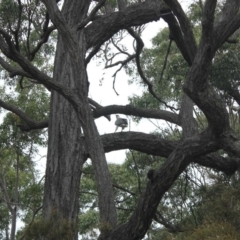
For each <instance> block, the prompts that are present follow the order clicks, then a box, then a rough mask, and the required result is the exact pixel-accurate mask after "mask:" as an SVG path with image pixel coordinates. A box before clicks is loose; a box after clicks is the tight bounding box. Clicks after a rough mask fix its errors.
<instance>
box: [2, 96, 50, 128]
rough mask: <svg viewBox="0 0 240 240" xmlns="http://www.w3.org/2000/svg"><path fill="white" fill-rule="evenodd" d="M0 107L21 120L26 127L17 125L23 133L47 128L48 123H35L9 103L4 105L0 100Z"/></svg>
mask: <svg viewBox="0 0 240 240" xmlns="http://www.w3.org/2000/svg"><path fill="white" fill-rule="evenodd" d="M0 106H1V107H2V108H4V109H6V110H9V111H11V112H13V113H15V114H16V115H17V116H19V117H20V118H21V119H23V120H24V121H25V122H26V123H27V125H28V126H24V125H18V126H19V127H20V128H21V129H22V130H23V131H30V130H32V129H42V128H46V127H48V121H47V120H45V121H42V122H36V121H34V120H32V119H31V118H30V117H28V116H27V115H26V113H24V112H23V111H22V110H21V109H19V108H17V107H16V106H13V105H11V104H9V103H6V102H4V101H2V100H1V99H0Z"/></svg>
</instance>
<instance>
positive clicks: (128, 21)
mask: <svg viewBox="0 0 240 240" xmlns="http://www.w3.org/2000/svg"><path fill="white" fill-rule="evenodd" d="M166 11H168V12H169V11H170V10H168V8H166V6H165V5H164V4H163V2H162V1H145V2H144V3H139V4H134V5H131V6H129V7H126V8H125V9H124V10H122V11H118V12H113V13H111V14H108V15H105V16H102V17H101V18H98V19H97V20H95V21H93V22H92V23H91V24H90V25H88V26H87V27H86V28H85V33H86V39H87V48H91V47H94V46H95V45H98V44H101V43H104V42H105V41H107V40H108V39H110V38H111V37H112V36H113V35H114V34H115V33H117V32H118V31H119V30H121V29H126V28H129V27H132V26H139V25H142V24H145V23H148V22H151V21H157V20H159V18H160V17H161V14H162V13H164V12H166ZM109 23H111V24H109Z"/></svg>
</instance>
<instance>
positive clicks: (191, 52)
mask: <svg viewBox="0 0 240 240" xmlns="http://www.w3.org/2000/svg"><path fill="white" fill-rule="evenodd" d="M164 2H165V3H166V4H167V5H168V6H169V8H170V9H171V10H172V11H173V13H174V14H175V15H176V17H177V19H178V21H179V24H180V27H181V31H182V33H183V39H184V42H185V44H184V45H185V46H184V47H185V48H186V50H187V52H188V56H189V57H190V59H191V62H192V61H193V59H194V57H195V55H196V52H197V44H196V41H195V38H194V35H193V31H192V26H191V24H190V21H189V19H188V18H187V16H186V14H185V13H184V11H183V9H182V7H181V5H180V4H179V2H178V1H177V0H168V1H166V0H165V1H164ZM170 26H171V24H169V27H170ZM170 30H171V27H170ZM171 33H172V34H175V33H174V32H173V31H171ZM174 40H175V41H176V43H177V42H178V39H177V38H174ZM178 45H179V44H178ZM181 48H182V47H181ZM181 48H180V49H181Z"/></svg>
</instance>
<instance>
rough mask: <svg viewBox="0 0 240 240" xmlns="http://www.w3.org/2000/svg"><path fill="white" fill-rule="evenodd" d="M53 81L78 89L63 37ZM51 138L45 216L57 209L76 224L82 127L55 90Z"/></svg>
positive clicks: (58, 49) (52, 96)
mask: <svg viewBox="0 0 240 240" xmlns="http://www.w3.org/2000/svg"><path fill="white" fill-rule="evenodd" d="M54 80H55V81H58V82H60V83H63V84H65V85H66V86H68V87H72V88H74V87H76V85H75V82H74V79H73V78H72V73H71V61H70V59H69V56H68V54H67V52H66V50H65V47H64V44H63V41H62V38H61V37H59V39H58V44H57V52H56V58H55V68H54ZM48 135H49V140H48V156H47V167H46V179H45V193H44V204H43V214H44V216H45V217H49V216H50V215H51V214H52V211H55V210H56V211H57V212H58V214H60V215H61V216H62V217H63V218H66V219H68V220H69V221H71V222H73V223H75V224H76V223H77V217H78V212H79V203H78V202H79V184H80V176H81V169H82V165H83V163H84V159H83V149H82V145H81V126H80V123H79V121H78V118H77V115H76V112H75V111H74V109H73V107H72V106H71V104H70V103H69V101H67V100H66V99H65V98H63V97H62V96H61V95H60V94H58V93H57V92H55V91H52V93H51V106H50V119H49V128H48Z"/></svg>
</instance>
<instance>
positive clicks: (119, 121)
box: [115, 115, 128, 132]
mask: <svg viewBox="0 0 240 240" xmlns="http://www.w3.org/2000/svg"><path fill="white" fill-rule="evenodd" d="M116 118H117V119H116V121H115V125H116V130H115V132H116V131H117V129H118V127H121V128H122V130H123V129H124V128H125V127H127V126H128V120H127V119H126V118H120V117H119V115H116Z"/></svg>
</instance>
